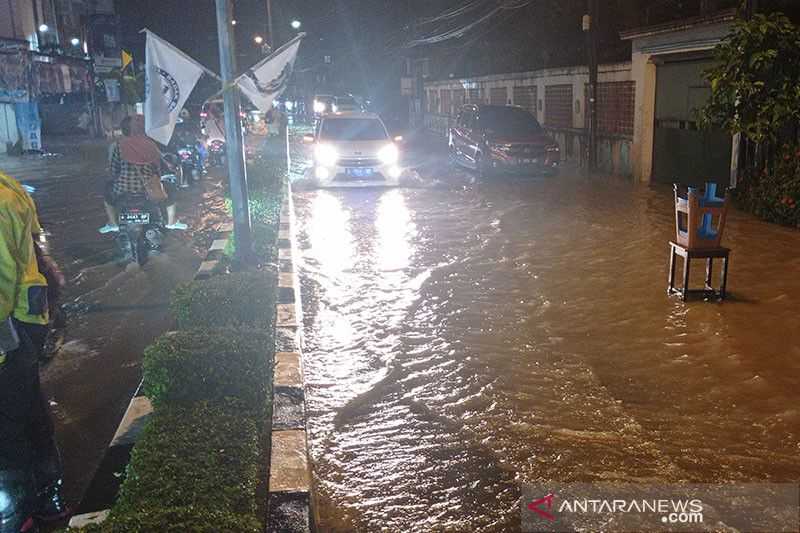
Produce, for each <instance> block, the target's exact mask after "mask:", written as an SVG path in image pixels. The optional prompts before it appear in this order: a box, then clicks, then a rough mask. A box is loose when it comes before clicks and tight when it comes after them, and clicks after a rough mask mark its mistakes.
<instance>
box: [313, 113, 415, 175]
mask: <svg viewBox="0 0 800 533" xmlns="http://www.w3.org/2000/svg"><path fill="white" fill-rule="evenodd" d="M401 140H402V138H401V137H396V138H394V139H392V138H390V137H389V133H388V131H387V130H386V126H385V125H384V124H383V121H382V120H381V119H380V117H379V116H378V115H375V114H373V113H333V114H329V115H325V116H323V117H322V119H321V120H320V123H319V124H318V126H317V130H316V135H313V136H312V135H307V136H306V137H304V141H305V142H307V143H313V144H314V166H313V167H312V168H311V169H309V170H310V173H311V176H310V177H313V178H314V179H315V180H316V181H317V182H318V183H319V185H321V186H345V187H347V186H358V185H361V186H364V185H397V184H398V181H399V179H400V175H401V174H402V169H401V168H400V166H399V162H400V149H399V148H398V146H397V144H396V143H397V142H399V141H401Z"/></svg>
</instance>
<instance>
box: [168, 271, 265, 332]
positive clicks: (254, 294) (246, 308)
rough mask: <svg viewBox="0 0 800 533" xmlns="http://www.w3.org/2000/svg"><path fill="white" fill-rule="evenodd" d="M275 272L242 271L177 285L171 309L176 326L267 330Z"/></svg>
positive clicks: (184, 327) (181, 327)
mask: <svg viewBox="0 0 800 533" xmlns="http://www.w3.org/2000/svg"><path fill="white" fill-rule="evenodd" d="M275 287H276V279H275V275H274V274H272V273H268V272H242V273H236V274H229V275H227V276H215V277H213V278H210V279H207V280H202V281H192V282H191V283H187V284H185V285H182V286H180V287H178V288H177V289H176V290H175V292H174V293H173V297H172V312H173V314H174V315H175V318H176V319H177V321H178V327H179V328H180V329H221V328H228V327H234V328H236V327H249V328H253V329H256V330H258V331H264V330H266V329H268V328H269V327H270V326H271V324H272V323H273V315H274V313H275Z"/></svg>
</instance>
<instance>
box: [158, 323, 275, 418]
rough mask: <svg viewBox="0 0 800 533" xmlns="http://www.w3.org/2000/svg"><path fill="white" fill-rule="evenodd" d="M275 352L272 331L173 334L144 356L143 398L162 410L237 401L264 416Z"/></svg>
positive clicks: (168, 335)
mask: <svg viewBox="0 0 800 533" xmlns="http://www.w3.org/2000/svg"><path fill="white" fill-rule="evenodd" d="M274 350H275V342H274V337H273V335H272V331H271V329H265V330H264V331H253V330H244V331H243V330H190V331H177V332H173V333H168V334H166V335H164V336H162V337H161V338H160V339H158V340H157V341H156V342H155V343H154V344H152V345H151V346H150V347H148V348H147V349H146V350H145V352H144V362H143V374H144V393H145V394H146V395H147V397H149V398H150V400H151V401H152V402H153V405H154V406H156V407H157V408H158V407H161V406H163V405H176V404H182V405H187V404H190V403H193V402H196V401H210V402H220V401H222V400H224V399H225V398H235V399H237V400H239V401H241V402H242V403H243V404H244V405H246V406H247V407H248V409H251V410H253V411H259V412H263V409H264V407H265V405H266V404H267V401H268V399H269V378H270V372H269V369H270V368H271V364H272V360H273V355H274Z"/></svg>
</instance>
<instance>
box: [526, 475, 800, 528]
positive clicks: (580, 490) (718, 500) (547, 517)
mask: <svg viewBox="0 0 800 533" xmlns="http://www.w3.org/2000/svg"><path fill="white" fill-rule="evenodd" d="M522 493H523V498H522V530H523V531H565V532H568V531H599V530H602V531H609V532H617V531H618V532H626V531H653V532H657V531H663V532H672V531H677V532H681V531H719V530H720V529H731V530H737V531H770V532H775V533H781V532H784V531H785V532H790V531H798V530H800V519H799V518H798V508H799V507H798V506H799V505H800V499H799V497H798V495H799V494H800V489H799V488H798V485H793V484H718V485H711V484H708V485H639V484H611V483H598V484H586V483H571V484H554V485H550V486H548V487H544V486H526V487H523V491H522ZM754 510H758V511H757V512H754Z"/></svg>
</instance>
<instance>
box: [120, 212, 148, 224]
mask: <svg viewBox="0 0 800 533" xmlns="http://www.w3.org/2000/svg"><path fill="white" fill-rule="evenodd" d="M119 221H120V222H123V223H125V224H149V223H150V213H148V212H147V211H123V212H122V213H120V214H119Z"/></svg>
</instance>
